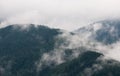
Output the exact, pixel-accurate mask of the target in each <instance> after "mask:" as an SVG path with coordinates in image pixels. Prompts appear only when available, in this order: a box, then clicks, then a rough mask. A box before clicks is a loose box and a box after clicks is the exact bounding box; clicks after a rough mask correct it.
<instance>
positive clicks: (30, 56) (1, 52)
mask: <svg viewBox="0 0 120 76" xmlns="http://www.w3.org/2000/svg"><path fill="white" fill-rule="evenodd" d="M58 34H59V30H57V29H50V28H48V27H45V26H38V27H35V26H34V25H32V24H31V25H29V27H28V28H25V29H22V27H20V26H12V25H11V26H8V27H6V28H2V29H0V67H3V68H5V71H6V70H7V71H9V72H10V73H9V75H7V76H17V75H18V76H35V74H36V67H35V62H36V61H38V60H39V59H40V57H41V55H42V54H43V53H45V52H49V51H51V50H52V49H53V48H54V43H55V40H54V37H55V36H56V35H58ZM5 75H6V74H5Z"/></svg>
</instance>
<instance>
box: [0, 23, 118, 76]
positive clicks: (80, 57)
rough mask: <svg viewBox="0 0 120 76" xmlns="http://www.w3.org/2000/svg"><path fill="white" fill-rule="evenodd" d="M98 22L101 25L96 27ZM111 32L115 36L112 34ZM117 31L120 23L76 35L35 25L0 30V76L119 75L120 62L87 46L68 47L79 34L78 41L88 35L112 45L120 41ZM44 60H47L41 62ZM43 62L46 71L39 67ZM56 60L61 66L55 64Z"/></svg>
mask: <svg viewBox="0 0 120 76" xmlns="http://www.w3.org/2000/svg"><path fill="white" fill-rule="evenodd" d="M98 23H100V24H99V25H100V26H98V25H97V27H96V24H98ZM101 23H102V24H101ZM108 24H109V25H108ZM110 24H111V25H110ZM95 27H96V28H95ZM98 27H99V28H98ZM113 28H114V29H113ZM111 30H112V33H114V34H116V35H115V36H113V35H112V34H111ZM118 31H120V30H119V22H118V21H115V22H114V21H113V22H110V21H108V22H107V21H102V22H97V23H94V25H93V24H92V25H90V26H89V27H83V28H80V29H79V30H77V31H76V32H67V33H66V32H65V33H64V31H62V30H60V29H53V28H49V27H46V26H43V25H38V26H36V25H34V24H29V25H28V26H27V27H23V26H21V25H9V26H7V27H5V28H1V29H0V76H119V75H120V62H119V61H116V60H113V59H104V56H105V55H104V54H102V53H99V52H96V51H94V50H93V49H87V45H86V46H84V47H83V46H82V47H76V46H74V45H72V47H75V48H72V47H71V46H70V45H69V44H71V43H72V42H73V41H75V39H76V35H78V34H79V35H80V36H77V39H79V38H78V37H81V38H82V37H84V36H85V35H87V34H88V33H90V34H89V35H87V37H89V39H93V40H94V39H95V40H96V41H99V42H102V43H105V44H112V43H114V42H116V41H118V40H119V32H118ZM72 37H73V39H72ZM74 37H75V39H74ZM85 37H86V36H85ZM98 37H99V38H100V39H99V38H98ZM114 38H115V41H114ZM109 40H110V41H109ZM74 44H75V43H74ZM56 45H57V46H56ZM77 45H78V46H79V45H80V44H78V43H77ZM74 56H75V57H74ZM56 57H57V58H56ZM42 59H45V60H47V61H41V60H42ZM61 59H62V60H63V61H62V60H61ZM40 61H41V62H42V63H43V66H42V67H43V68H38V67H39V65H40V64H39V65H38V64H37V63H38V62H40ZM54 61H60V63H59V64H54V63H55V62H54ZM44 62H45V63H47V64H45V63H44ZM49 64H50V65H49ZM38 69H39V70H38Z"/></svg>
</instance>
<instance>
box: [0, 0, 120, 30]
mask: <svg viewBox="0 0 120 76" xmlns="http://www.w3.org/2000/svg"><path fill="white" fill-rule="evenodd" d="M119 6H120V1H119V0H0V10H1V12H0V20H2V21H3V23H2V25H3V26H4V25H7V24H14V23H16V24H18V23H24V24H26V23H36V24H44V25H48V26H50V27H57V28H62V29H66V30H74V29H76V28H78V27H81V26H84V25H87V24H89V23H90V22H93V21H97V20H101V19H104V18H113V17H117V16H119V13H120V9H119V8H118V7H119Z"/></svg>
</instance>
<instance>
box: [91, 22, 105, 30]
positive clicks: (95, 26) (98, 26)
mask: <svg viewBox="0 0 120 76" xmlns="http://www.w3.org/2000/svg"><path fill="white" fill-rule="evenodd" d="M102 26H103V25H102V24H101V23H96V24H94V25H93V29H94V31H97V30H99V29H101V28H102Z"/></svg>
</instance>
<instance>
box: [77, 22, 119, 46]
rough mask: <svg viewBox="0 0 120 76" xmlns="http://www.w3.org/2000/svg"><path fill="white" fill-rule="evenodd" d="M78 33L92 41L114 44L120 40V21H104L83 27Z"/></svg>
mask: <svg viewBox="0 0 120 76" xmlns="http://www.w3.org/2000/svg"><path fill="white" fill-rule="evenodd" d="M75 32H76V33H79V34H83V35H88V37H89V38H90V39H93V40H97V41H98V42H102V43H104V44H112V43H115V42H117V41H119V39H120V33H119V32H120V20H104V21H99V22H95V23H93V24H90V25H89V26H85V27H82V28H80V29H78V30H77V31H75Z"/></svg>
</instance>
